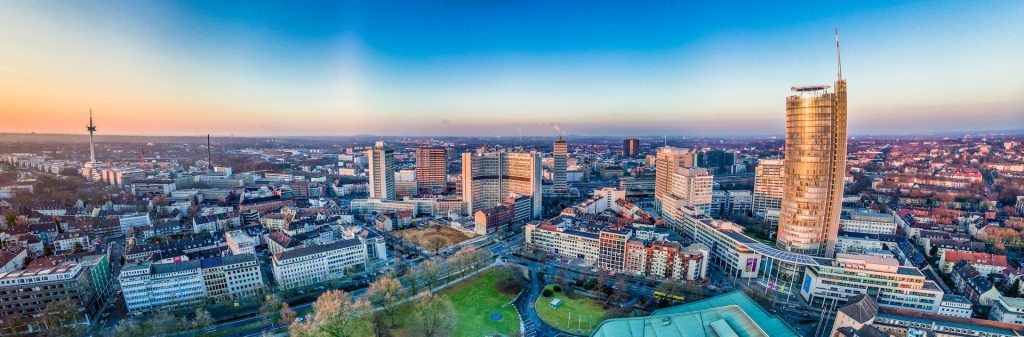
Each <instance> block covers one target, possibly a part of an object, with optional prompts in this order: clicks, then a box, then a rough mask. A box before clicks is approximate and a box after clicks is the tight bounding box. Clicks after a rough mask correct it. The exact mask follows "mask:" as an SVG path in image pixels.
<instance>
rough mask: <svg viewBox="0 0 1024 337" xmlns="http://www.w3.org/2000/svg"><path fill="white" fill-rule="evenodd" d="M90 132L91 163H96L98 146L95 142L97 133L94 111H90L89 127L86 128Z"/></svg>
mask: <svg viewBox="0 0 1024 337" xmlns="http://www.w3.org/2000/svg"><path fill="white" fill-rule="evenodd" d="M85 129H86V130H89V162H90V163H95V162H96V144H95V143H94V142H93V133H94V132H96V125H94V124H92V109H89V125H87V126H86V127H85Z"/></svg>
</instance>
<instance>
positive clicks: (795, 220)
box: [778, 33, 846, 256]
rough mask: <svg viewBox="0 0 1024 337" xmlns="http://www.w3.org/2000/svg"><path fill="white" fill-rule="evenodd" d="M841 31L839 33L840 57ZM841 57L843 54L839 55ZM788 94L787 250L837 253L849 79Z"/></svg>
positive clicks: (782, 239)
mask: <svg viewBox="0 0 1024 337" xmlns="http://www.w3.org/2000/svg"><path fill="white" fill-rule="evenodd" d="M838 48H839V35H838V33H837V35H836V51H837V56H838ZM837 60H838V57H837ZM793 91H794V92H796V94H795V95H792V96H789V97H787V98H786V159H785V170H784V173H783V174H784V175H785V178H784V179H785V180H784V181H785V189H784V190H785V193H784V195H783V198H782V209H781V212H780V214H779V233H778V235H779V236H778V243H779V246H780V247H781V248H782V249H785V250H788V251H792V252H798V253H805V254H817V255H823V256H832V255H833V252H834V249H835V241H836V237H837V235H838V232H839V215H840V213H841V211H842V206H843V204H842V202H843V187H844V186H843V178H844V175H845V174H846V81H845V80H843V72H842V66H841V65H840V66H839V76H838V79H837V80H836V82H835V89H834V91H830V90H829V87H828V86H802V87H793Z"/></svg>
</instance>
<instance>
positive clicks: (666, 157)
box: [654, 146, 710, 205]
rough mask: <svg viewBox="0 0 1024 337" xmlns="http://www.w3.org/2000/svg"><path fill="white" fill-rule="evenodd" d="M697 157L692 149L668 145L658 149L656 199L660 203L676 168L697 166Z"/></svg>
mask: <svg viewBox="0 0 1024 337" xmlns="http://www.w3.org/2000/svg"><path fill="white" fill-rule="evenodd" d="M696 159H697V157H696V153H694V152H693V151H691V150H690V149H681V148H675V147H667V146H666V147H662V148H659V149H658V153H657V155H656V157H655V161H654V170H655V171H654V199H655V201H656V202H657V203H658V204H659V205H660V204H661V202H662V198H664V197H665V195H666V194H668V193H669V184H670V183H671V180H672V175H673V174H675V172H676V169H678V168H681V167H682V168H692V167H695V166H696V165H695V164H696ZM709 193H710V192H709ZM709 203H710V202H709Z"/></svg>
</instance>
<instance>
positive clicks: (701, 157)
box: [697, 150, 736, 174]
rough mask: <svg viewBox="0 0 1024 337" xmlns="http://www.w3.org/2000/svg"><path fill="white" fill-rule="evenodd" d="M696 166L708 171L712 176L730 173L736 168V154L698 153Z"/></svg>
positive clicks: (719, 152) (723, 152)
mask: <svg viewBox="0 0 1024 337" xmlns="http://www.w3.org/2000/svg"><path fill="white" fill-rule="evenodd" d="M697 166H699V167H703V168H706V169H709V170H711V172H712V173H714V174H721V173H732V171H733V168H734V167H735V166H736V154H735V153H732V152H729V151H725V150H707V151H702V152H698V153H697Z"/></svg>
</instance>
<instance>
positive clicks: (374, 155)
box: [366, 141, 395, 200]
mask: <svg viewBox="0 0 1024 337" xmlns="http://www.w3.org/2000/svg"><path fill="white" fill-rule="evenodd" d="M366 156H367V157H368V159H369V161H370V198H374V199H382V200H393V199H395V157H394V151H393V150H391V149H389V148H386V147H384V142H382V141H378V142H377V144H375V145H374V146H373V148H371V149H370V150H369V151H367V153H366Z"/></svg>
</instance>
